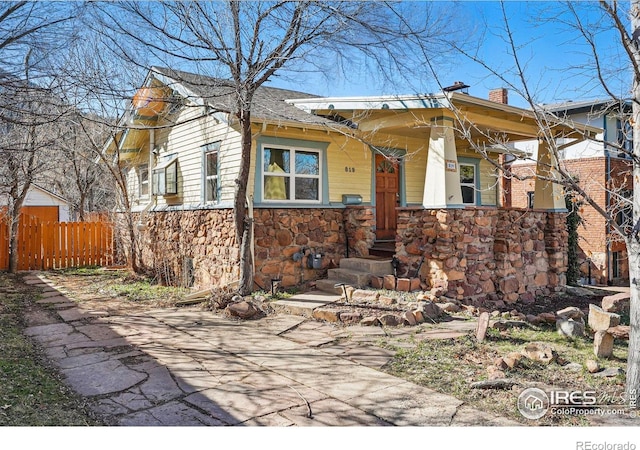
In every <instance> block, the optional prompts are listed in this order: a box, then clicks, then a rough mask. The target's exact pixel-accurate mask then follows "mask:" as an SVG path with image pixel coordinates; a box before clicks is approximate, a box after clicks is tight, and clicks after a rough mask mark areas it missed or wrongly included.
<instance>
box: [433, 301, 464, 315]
mask: <svg viewBox="0 0 640 450" xmlns="http://www.w3.org/2000/svg"><path fill="white" fill-rule="evenodd" d="M436 305H437V306H438V308H440V310H442V311H444V312H448V313H457V312H460V307H459V306H458V305H456V304H455V303H452V302H447V303H436Z"/></svg>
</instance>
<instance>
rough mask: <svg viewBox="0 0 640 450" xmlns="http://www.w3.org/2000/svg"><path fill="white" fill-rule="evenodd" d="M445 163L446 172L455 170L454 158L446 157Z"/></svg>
mask: <svg viewBox="0 0 640 450" xmlns="http://www.w3.org/2000/svg"><path fill="white" fill-rule="evenodd" d="M445 164H446V166H445V168H446V171H447V172H455V171H456V168H457V164H456V162H455V161H454V160H452V159H447V160H445Z"/></svg>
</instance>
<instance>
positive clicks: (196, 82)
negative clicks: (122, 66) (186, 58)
mask: <svg viewBox="0 0 640 450" xmlns="http://www.w3.org/2000/svg"><path fill="white" fill-rule="evenodd" d="M151 74H152V76H153V77H155V78H156V79H158V80H159V81H161V82H162V83H163V84H165V85H167V86H169V87H170V88H172V89H174V90H176V91H178V92H179V93H180V94H182V95H185V96H186V97H187V98H189V99H190V100H193V101H198V100H201V101H202V102H203V103H204V104H206V105H208V106H210V107H212V108H213V109H215V110H218V111H222V112H226V113H230V112H231V111H233V110H234V101H235V96H234V85H233V83H232V82H231V81H229V80H225V79H221V78H214V77H209V76H205V75H198V74H194V73H190V72H184V71H181V70H175V69H169V68H166V67H152V68H151ZM291 98H309V99H310V98H319V97H318V96H317V95H313V94H308V93H306V92H299V91H292V90H288V89H280V88H274V87H268V86H260V87H259V88H258V89H257V90H256V92H255V95H254V97H253V101H252V105H251V118H252V119H255V120H258V121H265V122H276V123H280V122H298V123H303V124H307V125H323V126H331V127H335V126H336V125H338V124H337V123H336V122H335V121H333V120H330V119H327V118H324V117H320V116H317V115H314V114H310V113H308V112H306V111H303V110H302V109H300V108H298V107H296V106H295V105H292V104H290V103H287V102H285V100H287V99H291Z"/></svg>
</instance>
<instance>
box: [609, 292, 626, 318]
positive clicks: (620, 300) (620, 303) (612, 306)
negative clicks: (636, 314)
mask: <svg viewBox="0 0 640 450" xmlns="http://www.w3.org/2000/svg"><path fill="white" fill-rule="evenodd" d="M630 304H631V294H630V293H628V292H620V293H619V294H615V295H608V296H606V297H603V298H602V309H603V310H604V311H606V312H612V313H617V314H629V307H630Z"/></svg>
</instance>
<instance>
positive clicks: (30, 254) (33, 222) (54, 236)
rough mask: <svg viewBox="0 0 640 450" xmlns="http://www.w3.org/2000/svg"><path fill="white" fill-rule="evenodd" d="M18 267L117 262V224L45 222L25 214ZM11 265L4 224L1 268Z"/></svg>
mask: <svg viewBox="0 0 640 450" xmlns="http://www.w3.org/2000/svg"><path fill="white" fill-rule="evenodd" d="M17 253H18V270H48V269H65V268H68V267H82V266H107V265H110V264H113V226H112V225H111V224H110V223H104V222H41V221H40V220H38V219H37V218H35V217H33V216H26V215H24V216H22V217H21V218H20V224H19V225H18V251H17ZM8 268H9V227H8V226H7V225H6V224H0V270H7V269H8Z"/></svg>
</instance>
